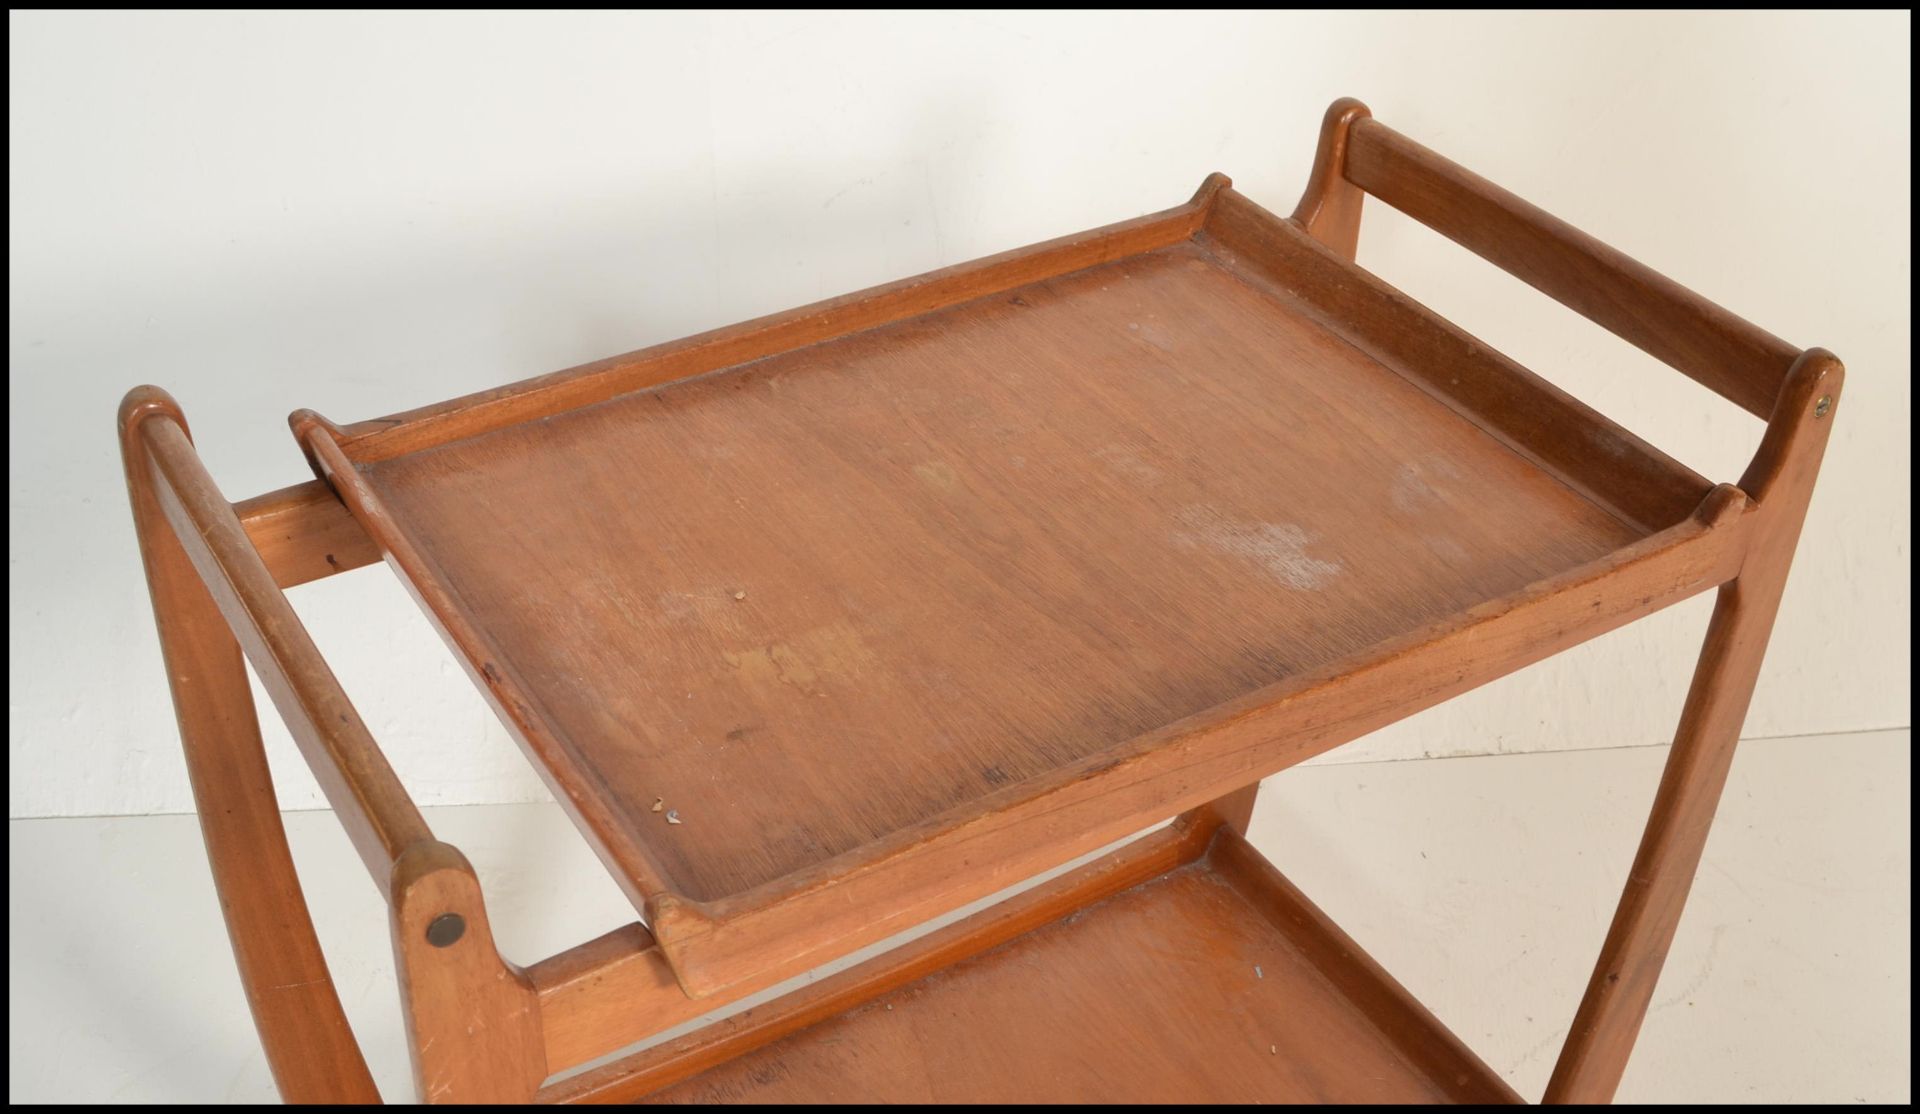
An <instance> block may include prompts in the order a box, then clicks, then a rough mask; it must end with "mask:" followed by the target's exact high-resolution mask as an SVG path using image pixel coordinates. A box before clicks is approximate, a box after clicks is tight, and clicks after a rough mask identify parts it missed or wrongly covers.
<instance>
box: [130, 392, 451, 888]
mask: <svg viewBox="0 0 1920 1114" xmlns="http://www.w3.org/2000/svg"><path fill="white" fill-rule="evenodd" d="M134 433H135V435H136V437H137V443H138V446H139V447H140V448H141V449H143V450H144V454H145V456H146V457H147V462H148V463H149V464H150V466H151V476H152V482H153V490H154V494H155V496H156V498H157V501H158V503H159V507H160V511H161V513H162V515H163V516H164V518H165V520H166V522H167V523H168V524H169V525H170V526H171V527H172V530H173V533H174V535H175V537H176V538H178V540H179V542H180V545H181V546H182V547H183V548H184V549H185V551H186V555H187V558H188V559H189V560H190V561H191V562H192V564H193V567H194V569H195V571H197V572H198V573H199V575H200V579H201V581H202V583H203V584H205V586H206V589H207V592H208V593H209V594H210V595H211V596H212V598H213V602H214V604H215V605H216V606H217V607H218V608H219V611H220V614H221V615H222V616H223V617H224V618H225V619H226V621H227V625H228V626H229V627H231V628H232V630H233V634H234V637H235V638H236V639H238V641H239V643H240V647H241V649H242V651H244V652H245V654H246V657H247V660H248V661H249V662H251V663H252V664H253V668H254V671H255V672H256V673H258V674H259V677H260V682H261V684H262V685H263V686H264V687H265V688H266V690H267V692H268V694H269V695H270V696H272V698H273V703H274V706H275V707H276V708H278V709H279V711H280V714H281V716H282V717H284V718H285V720H286V722H287V727H288V729H289V730H290V731H291V732H292V734H293V738H294V741H295V742H296V743H298V744H299V747H300V752H301V755H302V756H303V757H305V758H306V760H307V765H308V766H309V767H310V768H311V769H312V770H313V774H314V777H315V778H316V779H317V780H318V781H319V783H320V788H321V789H322V790H323V791H324V792H325V793H326V795H327V801H328V803H329V804H331V805H332V806H333V808H334V810H335V811H336V812H338V813H339V814H340V819H341V823H342V824H344V825H345V827H346V829H347V834H348V835H349V836H350V837H352V839H353V844H354V847H355V849H356V850H358V851H359V852H360V857H361V859H362V860H363V861H364V862H365V863H366V864H367V870H368V871H369V872H370V873H372V875H373V879H374V884H375V885H377V886H379V887H380V888H381V891H382V892H383V893H384V892H385V891H386V888H387V881H388V878H389V876H390V874H391V872H392V869H393V864H394V863H395V862H396V861H397V860H398V859H399V857H400V855H401V853H402V852H403V851H405V850H406V849H407V847H408V846H410V845H412V844H414V843H419V842H425V841H429V840H431V839H432V838H433V834H432V832H430V831H429V830H428V829H427V824H426V821H425V820H423V819H422V818H421V816H420V811H419V809H417V808H415V807H414V804H413V800H412V799H411V798H410V797H408V796H407V792H406V789H405V788H404V787H403V786H401V784H400V779H399V778H398V777H396V776H395V775H394V772H393V767H391V766H390V765H388V764H387V759H386V756H385V755H383V754H381V753H380V749H379V747H378V746H376V745H375V743H374V741H373V736H372V735H371V734H370V733H368V731H367V728H366V724H364V723H362V722H361V720H360V715H359V713H358V712H356V711H355V710H354V708H353V705H352V703H351V702H350V701H348V699H347V696H346V693H344V692H342V691H341V689H340V682H339V681H338V680H336V679H335V678H334V675H333V671H332V670H331V669H329V668H327V663H326V662H325V661H324V660H323V659H322V658H321V656H320V651H319V649H318V648H316V647H315V646H314V644H313V639H312V638H311V637H310V636H309V635H308V634H307V630H306V627H304V626H303V625H301V622H300V617H299V616H298V615H296V614H295V613H294V610H293V605H292V604H290V603H288V602H287V597H286V594H285V593H284V592H282V591H281V590H280V586H279V585H278V584H276V583H275V582H274V576H273V573H272V572H271V571H269V570H268V568H267V565H266V562H265V561H264V560H262V558H261V556H260V553H259V551H258V550H256V549H255V548H254V546H253V543H252V542H251V541H250V540H249V538H248V536H247V531H246V528H245V527H244V526H243V525H242V524H241V521H240V518H239V516H238V515H237V514H236V513H235V512H234V508H233V505H232V504H230V503H228V502H227V501H226V499H225V498H224V497H223V496H222V495H221V494H220V489H219V488H218V487H217V486H216V485H215V483H214V481H213V477H212V476H210V475H208V473H207V470H206V466H205V465H203V464H202V463H201V461H200V456H199V453H197V452H196V451H195V450H194V447H193V442H192V441H190V440H188V438H187V433H186V430H185V429H184V428H182V426H181V425H180V423H179V422H178V421H176V420H175V419H174V418H173V417H172V416H171V415H170V414H168V413H166V412H164V411H163V412H159V413H155V414H153V415H152V416H150V417H148V418H147V419H146V420H145V421H142V422H140V423H139V424H138V427H137V429H136V430H135V431H134ZM136 463H137V462H136Z"/></svg>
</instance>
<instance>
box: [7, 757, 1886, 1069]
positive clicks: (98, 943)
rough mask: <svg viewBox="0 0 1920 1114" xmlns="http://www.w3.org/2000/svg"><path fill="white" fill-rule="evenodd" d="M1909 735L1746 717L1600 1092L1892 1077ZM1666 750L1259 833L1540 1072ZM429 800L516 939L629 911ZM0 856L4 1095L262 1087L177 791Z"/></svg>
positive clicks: (617, 920)
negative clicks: (1757, 725)
mask: <svg viewBox="0 0 1920 1114" xmlns="http://www.w3.org/2000/svg"><path fill="white" fill-rule="evenodd" d="M1908 747H1909V733H1908V732H1907V731H1889V732H1875V733H1866V734H1856V735H1842V736H1825V737H1817V738H1800V739H1774V740H1760V741H1754V742H1749V743H1746V744H1744V746H1743V749H1742V751H1741V754H1740V757H1739V759H1738V761H1737V762H1736V763H1735V765H1734V769H1733V776H1732V780H1731V783H1730V784H1729V787H1728V791H1727V797H1726V800H1725V802H1724V804H1723V807H1722V809H1721V814H1720V817H1719V820H1718V822H1717V824H1716V826H1715V829H1714V835H1713V838H1712V840H1711V842H1710V843H1709V844H1708V847H1707V854H1706V861H1705V864H1704V866H1703V868H1702V871H1701V875H1700V878H1699V881H1698V883H1697V884H1696V886H1695V888H1694V895H1693V899H1692V901H1691V903H1690V904H1689V906H1688V910H1687V915H1686V919H1685V921H1684V922H1683V923H1682V925H1681V929H1680V937H1679V940H1678V941H1677V943H1676V945H1675V947H1674V951H1673V954H1672V957H1671V958H1670V960H1669V961H1668V964H1667V969H1666V974H1665V977H1664V978H1663V979H1662V980H1661V983H1660V989H1659V992H1658V994H1657V996H1656V999H1655V1004H1654V1007H1653V1012H1652V1014H1651V1015H1650V1016H1649V1018H1648V1020H1647V1025H1646V1029H1645V1031H1644V1033H1643V1035H1642V1037H1641V1040H1640V1045H1639V1049H1638V1051H1637V1052H1636V1054H1635V1059H1634V1061H1633V1065H1632V1067H1631V1068H1630V1069H1629V1070H1628V1072H1627V1078H1626V1082H1625V1084H1624V1085H1623V1087H1622V1088H1621V1093H1620V1097H1621V1099H1622V1100H1640V1101H1674V1102H1708V1101H1767V1102H1799V1101H1805V1102H1821V1101H1835V1102H1857V1101H1867V1102H1874V1101H1881V1102H1907V1101H1909V1100H1910V1095H1911V1084H1912V1076H1911V1071H1912V1068H1911V1061H1910V1058H1909V1039H1910V1029H1911V1013H1910V987H1911V971H1912V968H1911V950H1910V935H1909V933H1910V914H1911V907H1910V899H1911V864H1912V860H1911V842H1910V836H1911V823H1910V816H1911V814H1910V803H1911V792H1910V775H1911V768H1912V767H1911V759H1910V755H1909V750H1908ZM1664 757H1665V751H1664V750H1662V749H1655V748H1638V749H1629V750H1606V751H1581V752H1562V753H1554V754H1538V755H1511V756H1501V757H1490V758H1456V759H1443V760H1425V761H1407V762H1383V763H1365V764H1353V765H1338V766H1316V767H1304V768H1300V769H1296V770H1292V771H1289V772H1287V773H1285V774H1282V775H1281V776H1279V777H1277V778H1274V779H1272V780H1271V781H1269V782H1268V783H1267V786H1266V789H1265V791H1264V793H1263V795H1262V797H1261V800H1260V807H1259V810H1258V812H1257V813H1256V815H1255V819H1254V830H1253V838H1254V842H1255V843H1256V844H1257V845H1258V846H1259V847H1260V848H1261V849H1262V850H1264V851H1265V852H1266V854H1267V855H1268V857H1270V858H1271V859H1273V861H1274V862H1275V863H1277V864H1278V865H1279V866H1280V867H1281V869H1282V870H1284V871H1286V872H1287V873H1288V874H1289V875H1290V876H1291V877H1292V878H1293V879H1294V880H1295V881H1296V882H1298V883H1299V884H1300V885H1301V886H1302V888H1304V889H1305V890H1306V891H1307V892H1308V893H1309V894H1311V895H1313V896H1314V898H1315V899H1316V900H1317V901H1319V902H1320V904H1321V905H1322V906H1323V907H1324V908H1325V909H1326V910H1327V911H1328V912H1329V913H1331V914H1332V915H1333V916H1334V918H1335V919H1336V920H1338V921H1339V922H1340V923H1341V924H1342V925H1343V926H1344V927H1345V928H1346V929H1347V930H1348V931H1349V932H1350V933H1352V934H1353V935H1354V936H1355V937H1357V938H1358V939H1359V940H1360V941H1361V942H1362V943H1363V944H1365V945H1366V946H1367V948H1368V949H1369V950H1370V951H1372V952H1373V953H1374V955H1375V956H1377V957H1378V958H1379V959H1380V960H1381V962H1382V963H1383V964H1385V966H1386V967H1387V968H1388V969H1389V970H1390V971H1392V972H1394V974H1395V975H1397V976H1398V977H1399V978H1400V979H1401V981H1402V982H1404V983H1406V984H1407V985H1408V986H1409V987H1410V988H1411V989H1412V990H1413V991H1414V993H1415V994H1416V995H1418V996H1419V997H1420V998H1422V999H1423V1000H1424V1001H1426V1002H1427V1003H1428V1004H1429V1005H1430V1006H1431V1007H1432V1008H1433V1009H1434V1011H1435V1012H1436V1013H1438V1014H1439V1015H1440V1017H1441V1018H1442V1019H1443V1020H1445V1021H1446V1022H1447V1023H1448V1024H1449V1025H1451V1026H1452V1027H1453V1028H1454V1030H1455V1031H1456V1032H1458V1033H1459V1034H1460V1035H1461V1036H1462V1037H1463V1038H1464V1039H1465V1040H1466V1041H1467V1043H1469V1044H1470V1045H1472V1046H1473V1047H1474V1048H1475V1049H1476V1050H1478V1051H1479V1052H1480V1054H1481V1055H1482V1056H1483V1057H1485V1058H1486V1059H1487V1061H1488V1062H1489V1063H1491V1064H1493V1065H1494V1067H1496V1068H1497V1069H1499V1070H1500V1071H1501V1072H1503V1073H1504V1074H1505V1075H1506V1077H1507V1078H1508V1079H1509V1080H1510V1081H1511V1082H1512V1083H1513V1085H1514V1086H1515V1087H1517V1088H1518V1089H1519V1090H1520V1092H1521V1094H1523V1095H1526V1096H1528V1097H1530V1098H1535V1097H1537V1096H1538V1095H1539V1094H1540V1092H1541V1090H1542V1089H1543V1088H1544V1086H1545V1084H1546V1079H1547V1075H1548V1073H1549V1072H1550V1070H1551V1069H1552V1065H1553V1059H1554V1055H1555V1054H1556V1052H1557V1051H1558V1047H1559V1044H1560V1041H1561V1040H1562V1039H1563V1038H1564V1036H1565V1033H1566V1025H1567V1020H1568V1018H1569V1017H1570V1016H1571V1014H1572V1011H1573V1007H1574V1003H1575V1002H1576V1001H1577V999H1578V997H1579V994H1580V991H1581V989H1582V987H1583V986H1584V984H1585V981H1586V977H1587V974H1588V970H1589V965H1590V964H1591V962H1592V959H1593V956H1594V954H1595V951H1596V949H1597V948H1598V946H1599V943H1600V939H1601V937H1602V936H1603V935H1604V934H1605V931H1606V926H1607V921H1608V918H1609V916H1610V915H1611V912H1612V907H1613V902H1614V899H1615V897H1616V896H1617V895H1618V893H1619V888H1620V883H1621V881H1622V879H1623V878H1624V876H1625V873H1626V868H1627V864H1628V861H1629V859H1630V858H1631V855H1632V851H1633V845H1634V842H1635V840H1636V838H1637V836H1638V830H1639V826H1640V823H1641V822H1642V820H1643V819H1644V817H1645V813H1646V805H1647V802H1648V801H1649V800H1650V799H1651V794H1652V790H1653V785H1654V781H1655V779H1656V777H1657V776H1658V773H1659V766H1660V763H1661V761H1662V760H1663V759H1664ZM427 814H428V817H427V818H428V822H429V823H430V824H431V825H432V826H433V828H434V830H435V832H436V833H437V834H438V835H440V837H441V838H443V839H446V840H448V841H449V842H452V843H455V844H458V845H459V846H460V847H462V848H463V849H464V850H465V851H466V852H467V854H468V856H469V857H470V858H471V859H472V860H473V861H474V863H475V865H476V866H477V867H478V868H479V870H480V874H481V878H482V881H483V883H484V885H485V887H486V891H487V896H488V904H489V907H490V910H491V913H492V916H493V919H494V922H495V925H494V927H495V932H496V934H497V935H498V937H499V939H500V941H501V946H502V948H503V949H504V950H505V951H506V952H507V954H508V955H509V957H510V958H514V959H516V960H520V961H527V960H531V959H535V958H538V957H540V956H544V955H547V954H550V953H552V952H554V951H558V950H560V949H562V948H564V947H567V946H569V945H571V944H573V943H577V942H578V941H580V940H583V939H586V938H588V937H589V936H592V935H595V934H597V933H599V932H601V931H604V930H606V929H608V928H611V927H614V926H615V925H618V924H621V923H625V922H626V921H628V920H631V919H632V916H633V914H632V910H631V908H630V907H629V906H628V905H627V904H626V902H625V900H624V899H623V898H622V897H621V896H620V894H619V893H618V891H617V890H615V888H614V887H613V885H612V883H611V882H609V881H608V880H607V878H606V876H605V875H604V873H602V871H601V869H600V867H599V866H598V864H597V863H596V862H595V860H594V859H593V856H592V855H591V854H590V853H589V852H588V851H587V850H586V849H585V847H584V846H583V845H582V844H581V843H580V842H579V840H578V839H577V838H576V837H575V836H574V834H573V831H572V829H571V827H570V826H569V825H568V824H567V822H566V821H565V820H564V819H563V818H562V817H561V816H560V814H559V812H558V810H557V809H556V808H555V807H554V806H552V805H503V806H486V807H471V808H437V809H428V810H427ZM289 831H290V833H291V838H292V841H293V844H294V851H295V855H296V857H297V858H298V860H299V863H300V866H301V870H302V875H303V877H304V878H305V879H306V881H307V888H308V895H309V897H310V899H311V901H312V904H313V905H314V906H315V908H316V909H317V910H318V911H319V931H320V937H321V939H322V941H323V942H324V944H325V946H326V949H327V954H328V957H329V959H330V961H331V962H332V965H333V970H334V976H335V979H336V981H337V982H338V983H339V986H340V990H341V995H342V998H343V1000H344V1001H345V1003H346V1008H347V1012H348V1014H349V1016H350V1017H351V1019H352V1022H353V1026H354V1029H355V1031H356V1032H357V1033H358V1034H359V1036H360V1038H361V1042H362V1044H363V1045H365V1046H366V1047H367V1049H368V1054H369V1055H368V1059H369V1061H370V1062H371V1065H372V1068H373V1071H374V1075H375V1077H376V1079H377V1080H378V1082H379V1084H380V1087H381V1089H382V1091H383V1092H384V1093H386V1094H387V1095H388V1096H389V1097H390V1098H394V1099H405V1098H407V1097H409V1094H410V1092H409V1088H408V1083H407V1062H406V1054H405V1052H404V1050H403V1048H402V1046H401V1043H400V1016H399V1007H398V1000H397V997H396V992H395V990H394V983H393V971H392V959H391V956H390V955H389V953H388V950H387V949H388V944H387V930H386V924H385V919H384V905H383V902H382V901H381V899H380V897H379V895H378V894H377V893H376V892H375V890H374V888H373V886H372V884H371V883H370V882H369V881H368V880H367V878H366V875H365V872H364V870H363V869H362V868H361V867H360V865H359V863H358V861H357V860H356V859H355V858H354V856H353V854H352V852H351V850H350V849H349V847H348V845H347V842H346V840H345V838H344V836H342V835H341V834H340V831H339V829H338V827H337V826H336V825H335V824H334V822H333V818H332V817H331V816H330V815H328V814H326V813H299V814H295V815H292V816H291V817H289ZM556 863H557V864H559V865H558V868H557V869H556V867H555V864H556ZM8 864H9V876H8V969H9V978H10V986H9V995H8V1019H9V1038H8V1040H9V1056H8V1098H9V1100H10V1101H11V1102H45V1101H63V1102H220V1101H225V1102H258V1101H271V1100H272V1099H273V1098H274V1097H275V1096H274V1091H273V1086H272V1083H271V1081H270V1080H269V1079H268V1076H267V1072H266V1068H265V1065H264V1063H263V1061H262V1059H261V1056H260V1052H259V1049H258V1047H257V1045H256V1043H255V1039H254V1034H253V1030H252V1025H251V1023H250V1022H249V1020H248V1018H247V1013H246V1006H245V1004H244V1002H243V1001H242V999H241V995H240V990H239V984H238V980H237V978H236V976H235V975H234V973H233V968H232V965H231V962H230V959H229V956H228V953H227V944H226V939H225V935H224V931H223V929H222V927H221V923H220V918H219V914H218V911H217V909H216V907H215V905H214V898H213V891H212V884H211V882H210V880H209V878H208V875H207V871H206V867H205V865H204V862H203V860H202V856H201V849H200V841H199V833H198V830H197V828H196V826H195V822H194V820H193V818H191V817H185V816H163V817H139V818H108V819H79V820H29V821H13V822H11V824H10V825H9V847H8Z"/></svg>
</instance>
